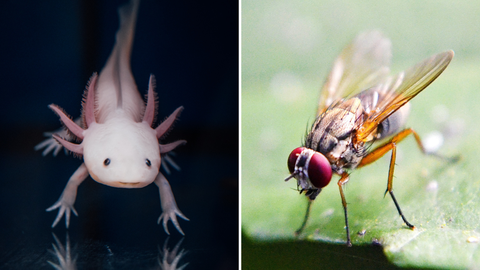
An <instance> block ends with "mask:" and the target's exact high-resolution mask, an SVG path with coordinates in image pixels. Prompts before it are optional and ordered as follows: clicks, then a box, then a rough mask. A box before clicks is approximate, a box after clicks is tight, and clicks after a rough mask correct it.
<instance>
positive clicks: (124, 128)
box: [82, 117, 160, 188]
mask: <svg viewBox="0 0 480 270" xmlns="http://www.w3.org/2000/svg"><path fill="white" fill-rule="evenodd" d="M82 144H83V160H84V161H85V165H86V166H87V168H88V172H89V173H90V176H91V177H92V178H93V179H95V181H97V182H99V183H102V184H105V185H108V186H112V187H121V188H140V187H144V186H146V185H148V184H150V183H152V182H153V181H154V180H155V177H156V176H157V174H158V171H159V169H160V149H159V146H158V139H157V137H156V133H155V130H154V129H152V128H151V127H150V126H148V124H147V123H145V122H140V123H138V122H134V121H126V119H125V118H122V117H119V118H114V119H110V120H109V121H107V122H105V123H102V124H98V123H93V124H92V125H91V126H90V127H89V128H88V130H86V132H85V138H84V140H83V142H82Z"/></svg>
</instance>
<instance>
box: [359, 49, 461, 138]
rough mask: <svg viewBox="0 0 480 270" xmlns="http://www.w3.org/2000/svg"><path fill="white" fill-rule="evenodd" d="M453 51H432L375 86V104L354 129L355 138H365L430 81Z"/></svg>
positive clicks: (443, 68) (449, 59)
mask: <svg viewBox="0 0 480 270" xmlns="http://www.w3.org/2000/svg"><path fill="white" fill-rule="evenodd" d="M453 55H454V53H453V51H451V50H450V51H446V52H443V53H439V54H436V55H434V56H432V57H430V58H427V59H425V60H423V61H422V62H420V63H418V64H416V65H415V66H413V67H411V68H410V69H408V70H406V71H404V72H401V73H400V74H398V75H397V76H396V77H394V78H389V79H387V80H386V81H385V82H383V83H382V84H380V85H378V86H376V88H377V91H379V92H381V93H382V95H380V97H379V100H378V102H377V103H376V105H375V107H373V108H372V109H371V110H370V114H369V115H368V116H367V119H366V120H365V121H364V122H363V124H362V126H361V127H360V128H359V130H358V132H357V141H366V140H368V139H367V138H368V137H369V136H370V135H371V134H372V133H373V132H375V131H376V129H377V126H378V125H379V124H380V123H381V122H383V120H385V119H386V118H387V117H389V116H390V115H391V114H392V113H394V112H395V111H397V110H398V109H400V108H401V107H402V106H403V105H405V104H406V103H407V102H408V101H409V100H411V99H412V98H413V97H415V96H416V95H417V94H418V93H420V92H421V91H422V90H423V89H425V88H426V87H427V86H428V85H430V84H431V83H432V82H433V81H434V80H435V79H436V78H437V77H438V76H439V75H440V74H441V73H442V72H443V71H444V70H445V68H447V66H448V64H449V63H450V61H451V60H452V58H453Z"/></svg>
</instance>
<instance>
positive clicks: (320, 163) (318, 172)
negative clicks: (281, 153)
mask: <svg viewBox="0 0 480 270" xmlns="http://www.w3.org/2000/svg"><path fill="white" fill-rule="evenodd" d="M297 149H298V148H297ZM295 150H296V149H295ZM295 150H294V151H295ZM292 153H293V152H292ZM307 168H308V170H307V172H308V178H309V179H310V182H311V183H312V185H314V186H315V187H317V188H323V187H324V186H326V185H328V183H330V180H332V167H331V166H330V162H328V160H327V158H326V157H325V156H324V155H322V154H320V153H318V152H315V153H314V154H313V156H312V158H311V159H310V162H309V164H308V167H307Z"/></svg>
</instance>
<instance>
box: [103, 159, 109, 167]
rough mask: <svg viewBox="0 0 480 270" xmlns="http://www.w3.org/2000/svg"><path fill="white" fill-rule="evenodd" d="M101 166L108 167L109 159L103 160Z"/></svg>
mask: <svg viewBox="0 0 480 270" xmlns="http://www.w3.org/2000/svg"><path fill="white" fill-rule="evenodd" d="M103 165H105V166H108V165H110V159H109V158H107V159H105V160H104V161H103Z"/></svg>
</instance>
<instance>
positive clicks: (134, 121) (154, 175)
mask: <svg viewBox="0 0 480 270" xmlns="http://www.w3.org/2000/svg"><path fill="white" fill-rule="evenodd" d="M139 2H140V1H139V0H132V1H131V2H130V3H129V4H127V5H125V6H122V7H121V8H120V9H119V17H120V28H119V30H118V32H117V34H116V42H115V45H114V47H113V50H112V53H111V54H110V57H109V58H108V60H107V63H106V65H105V67H104V68H103V70H102V71H101V72H100V75H97V74H94V75H93V76H92V77H91V79H90V81H89V83H88V85H87V90H86V91H85V94H84V100H83V102H82V105H83V107H82V116H81V118H80V120H76V121H73V120H72V119H70V117H69V116H67V115H66V113H65V112H64V111H63V110H62V109H61V108H60V107H58V106H57V105H54V104H51V105H50V106H49V107H50V108H51V109H52V110H53V111H54V112H55V113H56V114H57V115H58V116H59V117H60V120H61V122H62V123H63V125H64V127H65V130H63V131H61V132H59V133H57V134H54V133H47V135H48V136H52V138H53V139H52V138H50V139H49V140H46V141H45V142H42V143H41V144H39V145H38V146H37V147H36V149H37V150H38V149H40V148H44V147H46V150H45V151H44V155H45V154H46V153H48V152H49V151H51V150H53V149H55V153H58V151H59V147H61V146H63V147H65V148H66V149H68V150H69V151H71V152H73V153H74V154H75V155H78V156H82V157H83V163H82V164H81V165H80V167H79V168H78V169H77V170H76V171H75V172H74V173H73V175H72V176H71V177H70V179H69V181H68V183H67V185H66V187H65V189H64V191H63V193H62V195H61V196H60V199H59V200H58V201H57V202H56V203H55V204H54V205H52V206H51V207H50V208H48V209H47V211H52V210H55V209H58V210H59V211H58V214H57V217H56V219H55V221H54V222H53V225H52V227H55V226H56V225H57V223H58V222H59V221H60V219H61V218H62V217H63V216H64V215H65V223H66V226H67V228H68V226H69V222H70V215H71V212H73V213H74V214H75V215H77V212H76V210H75V208H74V207H73V204H74V202H75V199H76V196H77V188H78V186H79V185H80V184H81V183H82V182H83V181H84V180H85V179H86V178H87V177H88V176H89V175H90V176H91V177H92V178H93V179H94V180H95V181H97V182H99V183H102V184H105V185H108V186H112V187H118V188H141V187H145V186H147V185H149V184H151V183H152V182H153V183H155V184H156V185H157V187H158V189H159V193H160V203H161V206H162V211H163V213H162V215H161V216H160V218H159V219H158V223H160V222H161V221H162V220H163V226H164V229H165V231H166V232H167V233H169V231H168V227H167V222H168V220H171V221H172V222H173V224H174V226H175V227H176V229H177V230H178V231H179V232H180V233H181V234H183V231H182V229H181V228H180V226H179V224H178V221H177V216H179V217H181V218H183V219H185V220H188V219H187V217H185V216H184V215H183V214H182V212H181V211H180V210H179V209H178V206H177V204H176V202H175V198H174V196H173V192H172V189H171V187H170V184H169V183H168V181H167V179H166V178H165V176H164V175H163V174H162V173H161V172H160V166H161V165H162V156H165V154H166V153H168V152H169V151H171V150H173V149H175V148H176V147H177V146H179V145H181V144H184V143H185V142H186V141H184V140H179V141H175V142H172V143H169V144H160V143H159V139H160V138H161V137H162V136H163V135H164V134H165V133H166V132H167V131H168V130H169V129H170V128H171V126H172V124H173V123H174V122H175V120H176V119H177V118H178V116H179V114H180V112H181V111H182V110H183V107H179V108H178V109H176V110H175V111H174V112H173V113H172V114H171V115H170V116H169V117H168V118H167V119H166V120H165V121H163V122H162V123H161V124H160V125H159V126H158V127H156V128H153V126H152V125H153V124H154V119H155V116H156V107H157V103H156V101H155V98H156V94H155V92H154V88H155V78H154V76H153V75H151V76H150V81H149V87H148V94H147V102H146V104H145V102H144V100H143V98H142V96H141V95H140V93H139V91H138V90H137V86H136V84H135V80H134V78H133V75H132V72H131V69H130V55H131V50H132V45H133V37H134V32H135V31H134V30H135V22H136V17H137V10H138V6H139ZM74 139H77V140H78V141H81V143H79V144H77V143H74V142H72V141H74ZM59 144H60V145H61V146H59ZM170 162H171V163H172V161H171V160H170ZM172 164H173V165H174V167H176V164H174V163H172Z"/></svg>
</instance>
